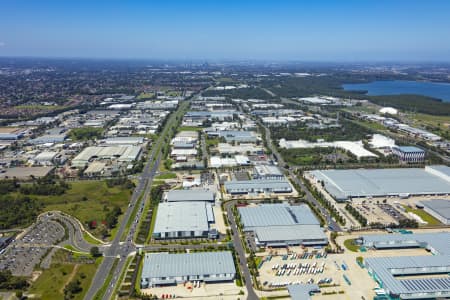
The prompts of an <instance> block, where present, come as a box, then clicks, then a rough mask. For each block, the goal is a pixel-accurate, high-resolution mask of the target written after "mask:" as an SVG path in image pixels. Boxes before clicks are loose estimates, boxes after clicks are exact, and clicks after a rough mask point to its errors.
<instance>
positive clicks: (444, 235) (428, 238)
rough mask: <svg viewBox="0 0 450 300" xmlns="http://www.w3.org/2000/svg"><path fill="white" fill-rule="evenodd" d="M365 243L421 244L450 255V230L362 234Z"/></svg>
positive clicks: (385, 244)
mask: <svg viewBox="0 0 450 300" xmlns="http://www.w3.org/2000/svg"><path fill="white" fill-rule="evenodd" d="M361 238H362V239H363V242H364V244H365V245H367V246H370V245H374V246H375V247H379V248H387V247H390V248H402V247H403V246H405V247H407V246H416V247H417V246H420V245H421V244H422V245H424V246H426V247H427V248H430V249H433V250H434V251H435V252H437V253H439V254H441V255H450V232H434V233H413V234H367V235H363V236H361Z"/></svg>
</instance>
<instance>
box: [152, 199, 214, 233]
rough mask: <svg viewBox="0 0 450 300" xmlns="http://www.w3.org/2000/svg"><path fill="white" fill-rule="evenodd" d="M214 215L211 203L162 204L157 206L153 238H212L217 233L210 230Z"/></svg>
mask: <svg viewBox="0 0 450 300" xmlns="http://www.w3.org/2000/svg"><path fill="white" fill-rule="evenodd" d="M213 223H214V213H213V209H212V206H211V203H208V202H203V201H197V202H163V203H160V204H159V206H158V213H157V215H156V222H155V228H154V231H153V237H154V238H155V239H173V238H206V237H209V238H214V237H216V236H217V231H216V230H215V228H212V227H211V225H212V224H213Z"/></svg>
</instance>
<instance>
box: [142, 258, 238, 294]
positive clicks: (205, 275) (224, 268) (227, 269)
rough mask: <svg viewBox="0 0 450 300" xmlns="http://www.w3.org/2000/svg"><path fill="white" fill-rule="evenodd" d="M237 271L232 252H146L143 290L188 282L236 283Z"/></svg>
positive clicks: (143, 269)
mask: <svg viewBox="0 0 450 300" xmlns="http://www.w3.org/2000/svg"><path fill="white" fill-rule="evenodd" d="M235 276H236V268H235V266H234V261H233V256H232V254H231V252H230V251H221V252H195V253H181V254H169V253H147V254H145V258H144V266H143V268H142V275H141V288H149V287H155V286H161V285H174V284H177V283H184V282H187V281H204V282H208V283H214V282H226V281H232V280H234V278H235Z"/></svg>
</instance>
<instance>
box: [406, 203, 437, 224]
mask: <svg viewBox="0 0 450 300" xmlns="http://www.w3.org/2000/svg"><path fill="white" fill-rule="evenodd" d="M403 207H404V208H405V210H406V212H412V213H414V214H416V215H418V216H419V217H421V218H422V220H424V221H425V222H427V223H428V224H426V225H427V226H439V225H442V223H441V222H439V221H438V220H437V219H436V218H434V217H433V216H431V215H430V214H428V213H427V212H426V211H424V210H423V209H414V208H410V207H408V206H406V205H404V206H403Z"/></svg>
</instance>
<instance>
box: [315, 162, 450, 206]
mask: <svg viewBox="0 0 450 300" xmlns="http://www.w3.org/2000/svg"><path fill="white" fill-rule="evenodd" d="M307 176H309V177H311V179H313V180H314V181H316V182H323V185H324V187H325V189H326V190H327V192H328V193H329V194H331V196H333V197H334V198H335V199H336V200H338V201H344V200H347V199H351V198H354V197H356V198H358V197H386V196H399V197H408V196H424V195H448V194H450V167H447V166H427V167H425V168H424V169H420V168H403V169H354V170H316V171H311V172H307Z"/></svg>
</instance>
